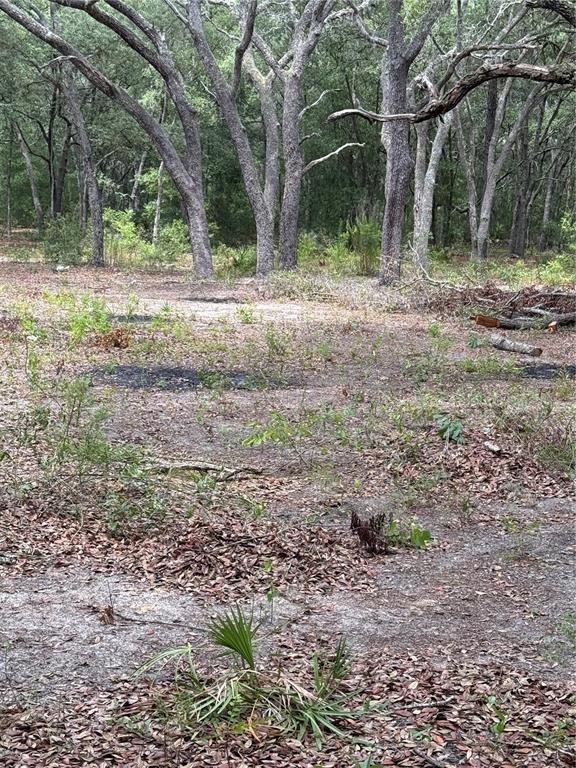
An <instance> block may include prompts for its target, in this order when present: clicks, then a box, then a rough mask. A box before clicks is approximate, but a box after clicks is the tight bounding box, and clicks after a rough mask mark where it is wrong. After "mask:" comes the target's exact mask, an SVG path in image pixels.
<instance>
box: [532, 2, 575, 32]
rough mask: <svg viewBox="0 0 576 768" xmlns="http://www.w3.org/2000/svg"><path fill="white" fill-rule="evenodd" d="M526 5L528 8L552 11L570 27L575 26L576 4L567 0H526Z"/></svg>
mask: <svg viewBox="0 0 576 768" xmlns="http://www.w3.org/2000/svg"><path fill="white" fill-rule="evenodd" d="M526 5H527V6H528V7H529V8H541V9H542V10H544V11H554V13H557V14H558V15H559V16H562V18H563V19H564V20H565V21H567V22H568V24H570V25H571V26H572V27H576V5H574V3H571V2H569V0H526Z"/></svg>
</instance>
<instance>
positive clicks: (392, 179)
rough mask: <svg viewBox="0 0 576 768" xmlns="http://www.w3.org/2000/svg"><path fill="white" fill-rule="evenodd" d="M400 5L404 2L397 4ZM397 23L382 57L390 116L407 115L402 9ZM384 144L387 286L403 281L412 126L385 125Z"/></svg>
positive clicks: (382, 280)
mask: <svg viewBox="0 0 576 768" xmlns="http://www.w3.org/2000/svg"><path fill="white" fill-rule="evenodd" d="M397 5H398V6H401V3H398V4H397ZM397 14H398V18H396V20H395V24H400V25H401V30H400V31H398V30H394V29H393V28H392V26H393V25H392V22H391V29H390V33H391V34H390V40H389V49H388V55H386V56H384V57H383V64H382V70H383V71H382V95H383V101H384V105H385V109H384V111H385V112H387V113H388V114H396V113H405V112H407V84H408V69H409V66H410V65H409V63H408V62H407V61H406V59H405V58H404V57H403V56H402V54H401V52H400V49H401V48H402V47H403V44H404V35H403V22H402V21H401V16H400V10H398V11H397ZM382 141H383V144H384V147H385V149H386V180H385V189H386V202H385V206H384V220H383V223H382V241H381V248H380V274H379V279H380V283H381V284H383V285H388V284H390V283H393V282H395V281H396V280H398V279H399V278H400V265H401V259H402V236H403V234H404V213H405V209H406V203H407V198H408V190H409V183H410V177H411V175H412V171H413V167H414V163H413V161H412V157H411V155H410V123H409V122H408V121H407V120H398V121H396V122H395V123H394V125H393V126H389V125H384V126H383V128H382Z"/></svg>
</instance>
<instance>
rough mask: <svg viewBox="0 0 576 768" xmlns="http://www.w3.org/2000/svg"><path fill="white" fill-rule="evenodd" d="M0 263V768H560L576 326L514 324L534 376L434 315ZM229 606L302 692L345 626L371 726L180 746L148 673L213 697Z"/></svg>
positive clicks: (400, 305) (270, 662) (384, 305)
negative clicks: (198, 681) (369, 533)
mask: <svg viewBox="0 0 576 768" xmlns="http://www.w3.org/2000/svg"><path fill="white" fill-rule="evenodd" d="M0 269H1V275H2V311H3V316H2V324H0V339H1V341H0V355H1V357H2V359H1V365H2V380H1V382H0V398H1V409H0V413H1V415H0V428H1V430H2V433H1V434H2V445H1V446H0V450H1V453H2V461H1V462H0V473H1V480H2V491H1V495H0V576H1V582H0V591H1V599H0V622H1V626H0V639H1V641H2V663H1V671H0V675H1V678H0V679H1V684H0V685H1V688H2V711H1V714H0V717H1V727H2V728H3V732H2V733H1V734H0V755H1V760H2V764H3V765H6V766H11V767H14V768H15V767H16V766H18V767H19V768H20V767H23V766H42V767H44V766H46V767H47V766H61V765H73V766H80V765H88V764H94V765H101V766H116V765H118V766H128V767H129V768H132V766H134V768H135V767H136V766H176V765H182V766H204V765H206V766H227V765H234V766H244V765H245V766H265V765H277V766H288V765H290V766H291V765H306V766H315V767H316V768H320V766H322V768H328V767H329V766H349V767H350V768H355V767H356V766H368V765H372V766H374V768H375V767H376V766H380V765H384V766H426V765H436V766H441V767H442V768H448V766H455V765H458V766H469V767H470V768H481V767H482V766H503V767H504V766H518V767H520V766H525V765H528V766H553V765H559V766H564V765H566V766H567V765H572V764H573V760H574V754H573V751H572V750H573V735H574V698H573V696H574V687H573V673H574V670H575V661H576V641H575V638H576V608H575V606H574V602H573V596H574V594H576V579H575V575H576V574H575V569H574V554H575V549H576V537H575V530H574V486H573V468H574V467H573V463H574V423H575V414H574V398H575V393H576V389H575V387H576V385H575V382H574V378H573V364H574V360H573V357H574V355H573V350H574V333H573V331H571V330H570V329H569V328H562V329H560V330H559V331H558V332H557V333H554V334H547V333H545V332H543V331H542V332H537V331H533V330H529V331H513V332H512V331H511V332H510V333H513V334H514V339H518V340H530V343H537V344H538V345H539V346H541V347H543V348H544V352H543V355H542V358H541V360H538V362H537V363H534V364H533V363H530V364H529V369H528V368H527V365H526V363H525V361H523V360H522V359H519V358H518V359H517V358H515V357H514V356H511V355H509V354H508V353H505V352H498V351H495V350H493V349H491V348H490V347H489V346H487V344H486V343H485V342H486V339H487V338H488V335H489V329H482V328H478V327H476V326H474V325H472V324H471V323H470V321H469V319H468V314H469V312H468V311H467V309H466V306H463V307H460V306H454V307H452V306H450V307H449V302H446V311H444V312H440V311H438V310H434V311H433V310H431V309H424V310H422V309H421V308H419V309H418V312H416V311H415V310H413V309H410V308H407V307H406V306H405V305H406V304H407V303H408V300H407V298H406V297H401V298H400V299H397V300H396V301H397V306H396V309H393V308H392V307H393V306H394V300H395V299H394V297H393V296H392V295H388V296H386V297H383V296H381V297H380V299H379V300H378V301H375V302H373V303H372V304H368V303H363V300H362V299H360V298H355V299H354V301H350V308H345V307H343V305H342V303H340V302H339V301H338V300H337V299H335V298H334V297H332V298H331V299H330V300H323V301H310V300H307V301H299V300H295V299H293V298H292V299H287V298H281V297H279V296H277V295H276V296H274V297H272V296H271V295H270V292H271V290H272V289H271V288H270V287H269V286H263V285H260V284H259V283H255V282H254V283H250V282H247V283H244V284H241V285H238V286H234V287H223V286H220V285H199V286H191V285H190V283H189V282H187V280H186V279H184V277H183V276H180V275H177V274H175V275H169V276H166V275H137V276H136V275H134V276H128V277H127V276H126V275H122V274H120V273H117V272H112V271H107V272H104V271H102V272H99V271H93V270H88V269H74V270H70V272H67V273H54V272H52V271H50V270H48V269H44V268H40V267H34V266H22V265H18V266H12V265H6V264H3V265H0ZM357 290H358V291H359V295H363V293H362V292H363V291H364V290H365V288H364V286H359V287H357ZM323 298H325V297H323ZM474 300H475V301H478V297H475V298H474ZM448 307H449V311H448ZM120 331H121V333H120ZM115 339H121V340H122V345H121V346H118V345H116V343H115V341H114V340H115ZM535 339H537V341H535ZM353 513H355V514H357V515H358V516H359V518H360V519H361V520H362V521H364V524H365V525H366V526H370V525H372V526H379V527H378V531H379V533H378V535H379V536H380V535H384V534H382V531H385V532H386V533H385V535H386V536H387V537H388V539H389V541H388V540H387V546H386V551H383V550H382V548H380V549H378V548H377V551H369V549H366V547H363V546H362V540H361V538H359V537H358V536H356V535H355V534H354V533H353V531H351V530H350V521H351V516H352V514H353ZM370 521H372V522H370ZM236 605H239V606H241V608H242V610H243V611H244V612H245V613H246V614H249V613H251V614H252V615H253V616H254V617H257V619H258V620H259V621H260V622H261V629H260V632H261V635H262V639H261V641H260V642H259V644H258V649H259V650H258V658H259V659H260V660H261V661H260V663H262V664H264V665H266V666H267V668H269V669H272V668H276V666H278V668H280V667H281V668H282V674H283V675H284V676H285V677H286V679H290V680H292V679H294V680H298V681H299V682H298V685H302V686H305V685H306V684H308V683H307V682H306V681H309V679H310V676H311V675H313V669H314V664H313V662H312V661H311V660H312V658H313V657H314V655H315V654H317V655H318V654H325V653H326V654H330V653H332V652H333V651H334V648H335V647H336V645H337V643H338V640H339V639H340V638H345V639H346V641H347V644H348V646H349V649H350V667H349V670H348V674H347V677H346V678H345V680H344V681H343V686H344V691H345V693H346V701H347V707H349V708H352V709H354V710H355V711H356V710H358V711H360V710H361V709H362V708H364V709H363V714H362V715H359V714H358V713H357V714H358V716H356V715H354V716H352V715H351V714H350V713H349V714H348V715H344V714H342V715H341V716H340V719H339V720H338V722H339V725H340V728H341V733H340V735H337V734H332V735H330V734H329V735H328V736H327V738H326V739H325V740H324V741H323V742H322V743H316V740H315V739H314V738H313V737H312V736H305V737H303V738H302V740H299V739H298V738H297V737H296V736H295V735H294V733H291V734H285V733H281V732H279V731H278V730H275V729H274V728H269V727H268V726H265V723H264V722H263V721H261V720H259V719H258V718H253V719H251V718H248V719H246V718H244V717H239V718H238V720H237V721H236V722H233V723H230V721H227V722H226V723H219V724H218V725H214V726H213V727H211V728H210V729H206V728H204V727H198V728H194V727H189V723H188V724H186V722H185V721H184V720H183V719H182V717H180V718H175V717H174V712H175V711H180V712H181V711H182V710H181V707H182V706H183V705H182V699H181V698H180V699H179V698H178V696H181V695H182V690H181V689H180V688H179V687H178V686H179V684H178V683H175V682H174V678H173V675H172V672H171V671H170V668H166V669H165V670H164V671H163V672H162V673H161V674H160V676H159V678H158V679H155V680H149V679H148V678H144V679H139V680H135V679H134V677H133V674H134V672H135V670H136V669H138V668H139V667H140V666H141V665H142V664H144V663H145V662H146V661H147V660H149V659H150V658H151V657H152V656H154V655H155V654H158V653H160V652H162V651H164V650H165V649H167V648H174V647H177V646H182V645H184V644H186V643H190V644H191V647H192V649H193V655H194V658H195V660H196V662H195V663H198V665H199V669H200V670H201V671H203V673H204V674H206V675H208V677H210V679H213V678H214V679H217V678H218V675H219V674H221V669H222V664H223V661H222V659H221V658H220V657H219V656H218V654H214V653H213V652H212V651H211V650H210V649H209V647H208V646H209V642H208V638H207V633H206V627H207V626H208V625H209V624H210V622H211V621H212V620H213V619H214V617H215V616H222V615H223V614H225V613H226V611H229V610H230V609H231V608H232V607H234V606H236ZM317 657H318V658H319V656H317ZM175 697H176V698H175ZM159 701H163V702H164V705H163V708H162V707H159V704H158V702H159ZM179 707H180V709H178V708H179ZM370 760H372V762H369V761H370Z"/></svg>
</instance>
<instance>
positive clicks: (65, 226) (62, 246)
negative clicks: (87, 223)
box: [43, 214, 86, 265]
mask: <svg viewBox="0 0 576 768" xmlns="http://www.w3.org/2000/svg"><path fill="white" fill-rule="evenodd" d="M43 247H44V259H45V261H47V262H48V263H49V264H66V265H77V264H81V263H82V262H83V261H85V257H86V235H85V233H83V232H82V229H81V227H80V222H79V221H78V216H77V215H76V214H67V215H65V216H56V217H55V218H53V219H50V221H48V223H47V225H46V229H45V231H44V240H43Z"/></svg>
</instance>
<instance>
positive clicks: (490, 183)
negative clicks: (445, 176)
mask: <svg viewBox="0 0 576 768" xmlns="http://www.w3.org/2000/svg"><path fill="white" fill-rule="evenodd" d="M511 82H512V81H510V80H509V81H508V83H507V84H506V87H505V89H504V91H503V93H502V94H501V95H500V102H499V106H498V112H499V114H498V117H497V124H496V126H495V129H494V133H493V135H492V140H491V142H490V149H489V159H488V167H487V177H486V187H485V190H484V195H483V198H482V204H481V207H480V219H479V223H478V255H479V257H480V258H481V259H485V258H486V257H487V256H488V237H489V231H490V221H491V218H492V209H493V206H494V196H495V193H496V184H497V181H498V177H499V176H500V174H501V172H502V168H503V167H504V164H505V163H506V161H507V160H508V157H509V155H510V152H511V151H512V147H513V146H514V142H515V141H516V139H517V137H518V134H519V132H520V131H521V130H522V128H523V127H524V124H525V123H526V121H527V120H528V118H529V116H530V113H531V111H532V109H533V108H534V104H535V102H536V98H537V96H538V94H539V93H540V91H541V89H542V86H540V85H536V86H534V88H532V90H531V91H530V93H529V94H528V96H527V98H526V100H525V102H524V107H523V109H522V111H521V112H520V114H519V115H518V117H517V118H516V121H515V122H514V125H513V126H512V128H511V129H510V132H509V134H508V136H507V137H506V140H505V142H504V144H503V145H502V147H501V149H500V153H499V154H498V155H496V147H497V145H498V140H499V137H500V129H501V126H502V120H503V118H504V110H505V106H506V101H507V97H508V92H509V90H510V88H509V86H510V85H511Z"/></svg>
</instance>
